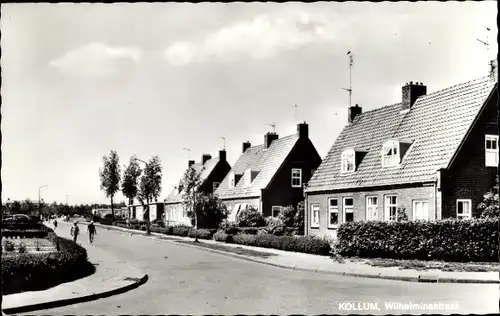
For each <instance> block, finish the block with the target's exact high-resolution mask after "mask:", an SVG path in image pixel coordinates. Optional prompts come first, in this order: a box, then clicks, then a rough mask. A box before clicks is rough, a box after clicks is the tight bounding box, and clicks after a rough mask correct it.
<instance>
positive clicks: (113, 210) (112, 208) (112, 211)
mask: <svg viewBox="0 0 500 316" xmlns="http://www.w3.org/2000/svg"><path fill="white" fill-rule="evenodd" d="M111 220H113V221H114V220H115V209H114V207H113V196H111Z"/></svg>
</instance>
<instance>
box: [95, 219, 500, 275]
mask: <svg viewBox="0 0 500 316" xmlns="http://www.w3.org/2000/svg"><path fill="white" fill-rule="evenodd" d="M100 226H101V227H107V225H100ZM109 229H111V230H113V229H115V230H121V231H124V232H131V233H133V234H137V235H143V236H145V237H157V238H158V239H163V238H161V237H162V236H166V237H169V238H175V239H178V240H186V239H184V238H182V237H179V236H170V235H164V234H161V233H153V232H151V235H150V236H147V235H146V232H144V231H137V232H136V231H134V230H132V229H128V228H122V227H116V226H111V228H109ZM163 240H167V241H172V240H169V239H163ZM177 244H179V245H182V246H186V247H194V248H196V249H200V250H204V251H208V252H212V253H217V254H220V255H224V256H228V257H233V258H238V259H242V260H246V261H251V262H256V263H261V264H266V265H269V266H273V267H277V268H282V269H288V270H296V271H304V272H314V273H320V274H329V275H342V276H349V277H358V278H371V279H385V280H393V281H406V282H418V283H475V284H500V280H482V279H459V278H448V277H439V276H430V275H428V274H419V275H416V276H399V275H384V274H382V272H380V273H378V274H369V273H359V272H341V271H328V270H319V269H309V268H301V267H297V266H291V265H282V264H277V263H272V262H266V261H262V260H259V259H253V258H250V257H248V256H244V255H238V254H233V253H230V252H225V251H223V250H216V249H210V248H205V247H201V246H195V245H188V244H185V243H177ZM222 244H223V243H222ZM262 252H265V251H264V250H263V251H262Z"/></svg>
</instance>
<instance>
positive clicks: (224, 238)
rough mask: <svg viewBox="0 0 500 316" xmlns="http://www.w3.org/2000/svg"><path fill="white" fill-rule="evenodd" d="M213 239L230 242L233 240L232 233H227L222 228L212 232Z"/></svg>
mask: <svg viewBox="0 0 500 316" xmlns="http://www.w3.org/2000/svg"><path fill="white" fill-rule="evenodd" d="M214 240H216V241H222V242H227V243H231V242H233V235H228V234H226V233H225V232H224V231H223V230H219V231H217V232H216V233H215V234H214Z"/></svg>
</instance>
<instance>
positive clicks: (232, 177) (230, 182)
mask: <svg viewBox="0 0 500 316" xmlns="http://www.w3.org/2000/svg"><path fill="white" fill-rule="evenodd" d="M234 184H235V182H234V173H232V172H231V173H230V174H229V181H228V186H229V188H230V189H231V188H234Z"/></svg>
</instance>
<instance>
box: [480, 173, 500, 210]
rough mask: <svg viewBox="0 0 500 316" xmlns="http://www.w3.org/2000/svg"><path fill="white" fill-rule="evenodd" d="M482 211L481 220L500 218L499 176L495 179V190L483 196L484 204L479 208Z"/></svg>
mask: <svg viewBox="0 0 500 316" xmlns="http://www.w3.org/2000/svg"><path fill="white" fill-rule="evenodd" d="M477 208H478V209H479V210H480V211H481V218H495V217H499V216H500V211H499V202H498V176H496V178H495V185H494V186H493V188H492V189H491V190H490V191H489V192H487V193H486V194H484V195H483V202H481V203H480V204H479V205H478V207H477Z"/></svg>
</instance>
